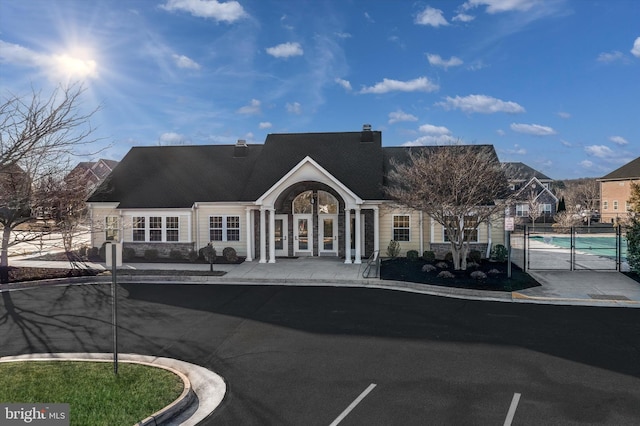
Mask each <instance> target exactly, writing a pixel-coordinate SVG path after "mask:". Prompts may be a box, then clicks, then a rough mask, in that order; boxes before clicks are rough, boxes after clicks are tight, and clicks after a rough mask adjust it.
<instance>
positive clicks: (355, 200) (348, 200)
mask: <svg viewBox="0 0 640 426" xmlns="http://www.w3.org/2000/svg"><path fill="white" fill-rule="evenodd" d="M306 165H310V166H311V167H312V168H313V169H315V176H311V177H310V176H309V175H313V174H314V173H313V171H308V172H311V173H303V167H305V166H306ZM296 174H299V175H300V176H298V177H296V176H295V175H296ZM323 177H324V178H325V180H326V181H328V182H325V181H323V179H322V178H323ZM307 180H315V181H319V182H322V183H329V186H332V187H333V189H334V190H336V191H337V192H338V194H339V195H340V196H341V197H342V199H343V200H344V202H345V205H347V206H348V207H351V208H353V207H354V206H355V205H359V204H362V203H363V201H362V199H361V198H360V197H358V196H357V195H356V194H355V193H354V192H353V191H351V190H350V189H349V188H347V187H346V186H345V185H344V184H343V183H342V182H340V181H339V180H338V179H336V178H335V177H334V176H333V175H332V174H331V173H329V172H328V171H327V170H325V169H324V168H323V167H322V166H321V165H320V164H318V163H317V162H316V161H315V160H313V158H311V157H309V156H306V157H305V158H304V159H302V161H300V162H299V163H298V164H297V165H296V166H295V167H293V168H292V169H291V170H290V171H289V172H288V173H287V174H286V175H284V176H283V177H282V178H280V180H278V182H276V183H275V184H274V185H273V186H271V188H269V189H268V190H267V191H266V192H265V193H264V194H262V195H261V196H260V197H259V198H258V199H257V200H256V201H255V204H256V205H259V206H262V205H269V206H273V204H274V202H275V199H276V198H277V196H278V195H280V193H281V192H282V191H283V190H284V189H286V188H288V187H290V186H291V185H293V184H296V183H299V182H303V181H307Z"/></svg>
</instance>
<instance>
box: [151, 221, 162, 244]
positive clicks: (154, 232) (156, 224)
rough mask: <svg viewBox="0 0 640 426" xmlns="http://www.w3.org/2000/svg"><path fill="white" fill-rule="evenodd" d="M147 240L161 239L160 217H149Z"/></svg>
mask: <svg viewBox="0 0 640 426" xmlns="http://www.w3.org/2000/svg"><path fill="white" fill-rule="evenodd" d="M149 241H162V217H161V216H151V217H150V218H149Z"/></svg>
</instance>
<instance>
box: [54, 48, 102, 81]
mask: <svg viewBox="0 0 640 426" xmlns="http://www.w3.org/2000/svg"><path fill="white" fill-rule="evenodd" d="M51 59H52V61H51V62H52V63H51V65H52V68H53V71H54V72H55V73H56V74H58V75H59V76H64V77H66V78H71V79H76V78H79V79H86V78H98V61H97V60H96V59H95V55H94V54H93V53H92V51H91V49H88V48H74V49H69V50H68V51H65V52H63V53H59V54H54V55H52V57H51Z"/></svg>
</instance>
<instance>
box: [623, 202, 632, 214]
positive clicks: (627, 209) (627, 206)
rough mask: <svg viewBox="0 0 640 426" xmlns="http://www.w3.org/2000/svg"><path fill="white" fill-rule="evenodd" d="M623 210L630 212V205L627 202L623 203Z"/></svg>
mask: <svg viewBox="0 0 640 426" xmlns="http://www.w3.org/2000/svg"><path fill="white" fill-rule="evenodd" d="M624 208H625V210H626V211H628V212H630V211H631V203H630V202H628V201H625V202H624Z"/></svg>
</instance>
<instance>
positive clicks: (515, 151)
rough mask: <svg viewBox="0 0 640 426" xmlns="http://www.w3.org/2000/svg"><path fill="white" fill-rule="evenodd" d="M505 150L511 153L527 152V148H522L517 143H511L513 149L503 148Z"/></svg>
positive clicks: (520, 153)
mask: <svg viewBox="0 0 640 426" xmlns="http://www.w3.org/2000/svg"><path fill="white" fill-rule="evenodd" d="M505 152H506V153H507V154H511V155H526V154H527V150H526V149H524V148H522V147H521V146H520V145H518V144H515V145H513V149H505Z"/></svg>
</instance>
